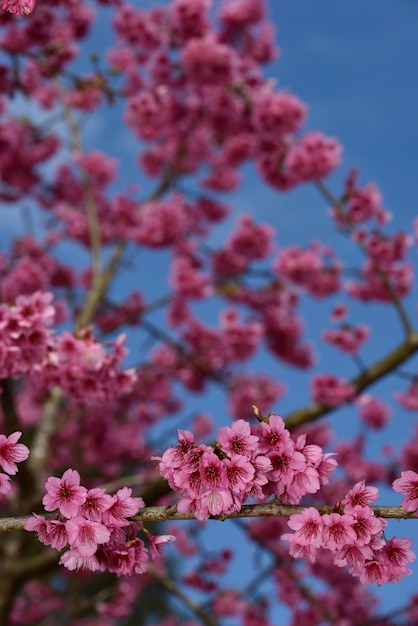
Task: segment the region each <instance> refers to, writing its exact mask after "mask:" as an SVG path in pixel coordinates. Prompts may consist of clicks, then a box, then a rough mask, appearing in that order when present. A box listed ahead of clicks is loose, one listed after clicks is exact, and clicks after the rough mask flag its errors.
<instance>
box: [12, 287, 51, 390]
mask: <svg viewBox="0 0 418 626" xmlns="http://www.w3.org/2000/svg"><path fill="white" fill-rule="evenodd" d="M52 297H53V296H52V294H51V293H42V292H35V293H34V294H32V295H29V296H18V297H17V298H16V300H15V302H14V304H10V305H9V304H0V378H18V377H19V376H22V375H23V374H28V373H29V372H33V371H34V368H35V367H36V366H37V365H39V364H40V363H41V362H42V360H43V358H44V357H45V356H46V355H47V352H48V348H49V345H50V342H51V337H52V332H51V331H50V330H49V328H48V327H49V326H51V325H52V324H53V323H54V321H55V308H54V307H53V306H52V304H51V301H52Z"/></svg>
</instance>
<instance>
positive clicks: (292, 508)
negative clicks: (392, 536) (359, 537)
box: [0, 501, 417, 532]
mask: <svg viewBox="0 0 418 626" xmlns="http://www.w3.org/2000/svg"><path fill="white" fill-rule="evenodd" d="M308 507H313V508H315V509H317V511H319V513H320V514H321V515H324V514H325V513H332V512H333V508H332V507H330V506H326V505H301V504H297V505H295V504H279V503H278V502H275V501H273V502H267V503H265V504H245V505H244V506H243V507H242V508H241V510H240V511H236V512H234V513H228V514H226V513H225V514H222V515H219V516H217V517H211V518H210V519H211V520H217V521H222V522H223V521H225V520H227V519H237V518H244V517H290V516H291V515H295V514H296V513H302V511H305V510H306V509H307V508H308ZM370 508H371V509H372V510H373V511H374V513H375V515H377V516H378V517H384V518H386V519H417V517H416V516H415V513H408V511H405V509H404V508H403V507H401V506H372V507H370ZM45 517H48V518H51V517H53V516H52V515H46V516H45ZM27 519H29V518H28V517H7V518H3V519H0V532H8V531H12V530H23V528H24V525H25V522H26V520H27ZM132 519H133V520H135V521H142V522H167V521H169V520H174V521H179V520H195V519H196V518H195V516H194V515H193V513H191V512H187V513H180V512H179V511H177V508H176V506H149V507H146V508H144V509H140V511H139V513H138V514H137V515H135V516H134V517H132Z"/></svg>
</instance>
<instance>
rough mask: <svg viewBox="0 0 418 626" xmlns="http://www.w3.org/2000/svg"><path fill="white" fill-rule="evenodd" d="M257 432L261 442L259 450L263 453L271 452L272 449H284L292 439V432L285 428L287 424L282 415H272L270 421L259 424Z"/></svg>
mask: <svg viewBox="0 0 418 626" xmlns="http://www.w3.org/2000/svg"><path fill="white" fill-rule="evenodd" d="M257 434H258V435H259V438H260V442H259V445H258V451H259V452H261V453H265V452H270V451H272V450H280V451H282V450H284V449H285V448H286V446H287V443H288V441H289V439H290V433H289V431H288V430H286V428H285V424H284V421H283V419H282V418H281V417H280V415H271V416H270V418H269V423H268V424H266V423H265V422H262V423H261V424H260V426H259V429H258V432H257Z"/></svg>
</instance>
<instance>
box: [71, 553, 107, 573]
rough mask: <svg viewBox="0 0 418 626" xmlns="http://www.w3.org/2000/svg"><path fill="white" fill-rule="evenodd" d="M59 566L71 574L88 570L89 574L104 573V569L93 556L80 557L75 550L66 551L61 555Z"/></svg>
mask: <svg viewBox="0 0 418 626" xmlns="http://www.w3.org/2000/svg"><path fill="white" fill-rule="evenodd" d="M60 565H64V567H66V568H67V569H68V570H70V571H71V572H73V571H79V570H82V571H84V570H88V571H90V572H97V571H104V567H103V566H102V565H101V564H100V563H99V561H98V560H97V558H96V557H95V556H94V554H93V555H92V556H82V555H81V554H80V553H79V551H78V550H77V549H75V548H74V549H72V550H67V552H64V554H62V555H61V558H60Z"/></svg>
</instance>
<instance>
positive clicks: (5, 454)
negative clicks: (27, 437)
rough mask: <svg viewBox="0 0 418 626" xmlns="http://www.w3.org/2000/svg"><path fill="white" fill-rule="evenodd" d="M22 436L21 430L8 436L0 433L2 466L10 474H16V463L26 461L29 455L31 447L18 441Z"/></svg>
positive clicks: (0, 464) (0, 462)
mask: <svg viewBox="0 0 418 626" xmlns="http://www.w3.org/2000/svg"><path fill="white" fill-rule="evenodd" d="M21 436H22V433H21V432H19V431H16V432H15V433H12V434H11V435H9V436H8V437H6V436H5V435H0V466H1V467H2V468H3V469H4V471H5V472H7V473H8V474H16V473H17V465H16V463H20V462H21V461H25V460H26V459H27V458H28V456H29V449H28V448H27V447H26V446H25V445H24V444H23V443H17V441H18V440H19V439H20V437H21Z"/></svg>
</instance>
